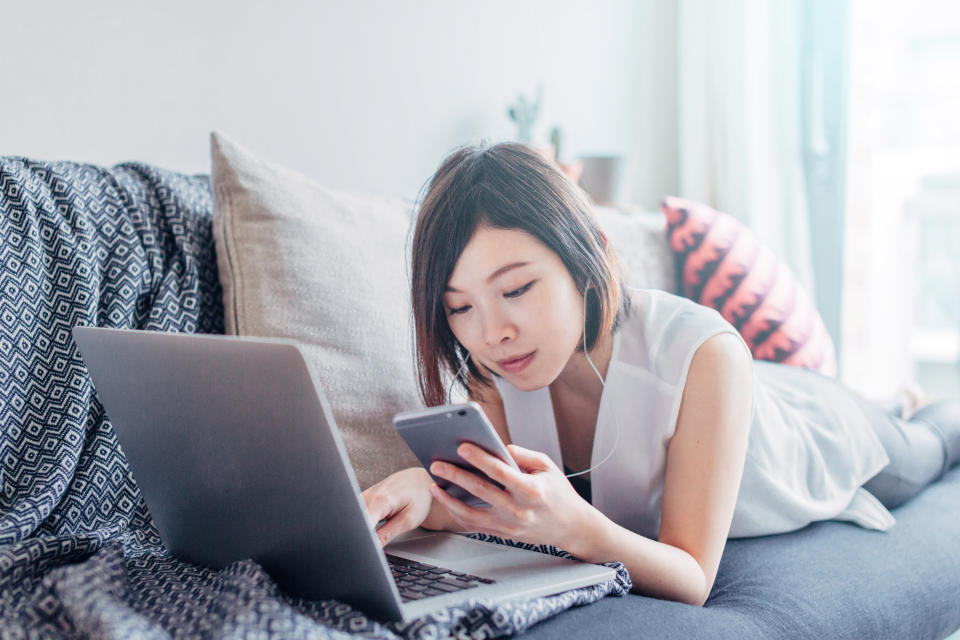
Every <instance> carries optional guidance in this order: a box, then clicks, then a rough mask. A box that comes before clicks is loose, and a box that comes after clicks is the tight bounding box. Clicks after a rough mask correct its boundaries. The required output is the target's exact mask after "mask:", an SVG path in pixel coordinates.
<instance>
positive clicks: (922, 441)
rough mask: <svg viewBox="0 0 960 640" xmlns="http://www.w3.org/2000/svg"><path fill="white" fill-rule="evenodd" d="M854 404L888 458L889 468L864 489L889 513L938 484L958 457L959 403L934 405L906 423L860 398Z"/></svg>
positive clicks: (959, 442)
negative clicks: (867, 422)
mask: <svg viewBox="0 0 960 640" xmlns="http://www.w3.org/2000/svg"><path fill="white" fill-rule="evenodd" d="M857 401H858V403H859V404H860V405H861V407H862V408H863V411H864V412H865V413H866V415H867V417H868V418H869V419H870V423H871V424H872V425H873V427H874V430H875V431H876V433H877V436H878V437H879V438H880V441H881V442H882V443H883V446H884V448H885V449H886V450H887V455H889V456H890V464H888V465H887V466H886V467H884V469H883V470H882V471H880V473H878V474H877V475H875V476H874V477H873V478H871V479H870V480H869V481H868V482H867V483H865V484H864V485H863V487H864V489H866V490H867V491H869V492H870V493H872V494H873V495H874V496H876V497H877V499H878V500H880V502H881V503H883V505H884V506H885V507H887V508H888V509H893V508H895V507H898V506H900V505H901V504H903V503H905V502H906V501H907V500H909V499H910V498H912V497H913V496H915V495H916V494H918V493H920V491H921V490H922V489H923V488H924V487H926V486H927V485H928V484H930V483H931V482H936V481H937V480H939V479H940V478H941V477H942V476H943V474H944V473H946V472H947V470H948V469H949V468H950V467H951V466H953V464H954V463H956V462H957V459H958V457H960V401H955V400H946V401H943V402H935V403H933V404H930V405H927V406H925V407H923V408H921V409H920V410H918V411H917V412H916V413H914V414H913V415H912V416H911V417H910V419H909V420H903V419H901V418H899V417H897V416H893V415H888V414H887V413H884V412H883V411H882V410H881V409H880V408H879V407H878V406H877V405H875V404H874V403H872V402H870V401H869V400H867V399H865V398H862V397H860V396H857Z"/></svg>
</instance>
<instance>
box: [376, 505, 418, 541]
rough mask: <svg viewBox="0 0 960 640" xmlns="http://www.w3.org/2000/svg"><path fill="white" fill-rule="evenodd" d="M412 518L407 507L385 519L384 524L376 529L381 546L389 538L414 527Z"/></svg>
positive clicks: (389, 539) (391, 538)
mask: <svg viewBox="0 0 960 640" xmlns="http://www.w3.org/2000/svg"><path fill="white" fill-rule="evenodd" d="M414 528H415V525H414V524H413V518H412V516H411V514H410V510H409V509H403V510H402V511H400V512H399V513H398V514H397V515H395V516H393V517H392V518H390V519H389V520H387V522H386V524H384V525H383V526H382V527H380V528H379V529H377V538H379V539H380V545H381V546H384V547H385V546H387V545H388V544H389V543H390V541H391V540H393V539H394V538H396V537H397V536H399V535H400V534H401V533H406V532H407V531H410V530H411V529H414Z"/></svg>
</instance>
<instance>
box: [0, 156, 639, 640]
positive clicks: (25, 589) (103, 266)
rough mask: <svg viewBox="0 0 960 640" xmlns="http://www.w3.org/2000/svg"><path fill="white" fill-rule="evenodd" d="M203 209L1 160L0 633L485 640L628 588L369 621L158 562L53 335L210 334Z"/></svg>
mask: <svg viewBox="0 0 960 640" xmlns="http://www.w3.org/2000/svg"><path fill="white" fill-rule="evenodd" d="M212 208H213V203H212V197H211V192H210V187H209V181H208V178H207V177H206V176H185V175H181V174H177V173H173V172H169V171H163V170H160V169H157V168H155V167H151V166H147V165H143V164H134V163H129V164H121V165H117V166H115V167H112V168H102V167H96V166H92V165H83V164H76V163H67V162H59V163H45V162H36V161H31V160H28V159H24V158H16V157H4V158H0V637H2V638H21V637H24V638H25V637H98V638H100V637H103V638H129V637H144V638H154V637H156V638H170V637H178V638H189V637H208V636H217V637H248V636H249V637H253V636H255V637H264V636H276V637H311V638H316V637H348V636H354V635H362V636H363V637H369V638H395V637H408V638H440V637H447V636H453V637H461V636H465V637H486V638H492V637H498V636H505V635H510V634H512V633H517V632H520V631H523V630H524V629H527V628H528V627H530V626H531V625H533V624H535V623H537V622H539V621H540V620H543V619H545V618H547V617H550V616H552V615H554V614H556V613H558V612H560V611H563V610H564V609H567V608H569V607H572V606H577V605H582V604H586V603H589V602H594V601H596V600H598V599H600V598H602V597H603V596H605V595H608V594H617V595H621V594H623V593H626V591H628V590H629V588H630V581H629V577H628V575H627V573H626V571H625V570H624V569H623V567H622V565H612V566H616V567H617V569H618V574H617V579H616V580H615V581H612V582H609V583H604V584H601V585H597V586H595V587H592V588H586V589H578V590H575V591H570V592H566V593H563V594H559V595H556V596H551V597H547V598H537V599H534V600H530V601H527V602H515V603H506V604H498V605H495V606H493V605H489V604H487V603H484V602H471V603H467V604H466V605H465V606H462V607H456V608H451V609H448V610H444V611H439V612H437V613H436V614H434V615H431V616H427V617H424V618H422V619H419V620H415V621H412V622H408V623H404V624H389V625H381V624H378V623H377V622H375V621H373V620H370V619H368V618H366V617H365V616H364V615H363V614H362V613H360V612H359V611H356V610H353V609H351V608H350V607H349V606H347V605H345V604H342V603H339V602H334V601H324V602H307V601H302V600H297V599H292V598H288V597H286V596H285V595H283V594H282V593H280V592H278V591H277V588H276V586H275V585H274V583H273V581H272V580H271V579H270V577H269V576H267V575H266V574H265V573H264V571H263V569H262V568H261V567H260V566H259V565H257V564H256V563H254V562H251V561H249V560H240V561H237V562H235V563H233V564H231V565H230V566H228V567H226V568H225V569H222V570H220V571H212V570H207V569H204V568H201V567H197V566H194V565H190V564H187V563H184V562H181V561H179V560H177V559H175V558H172V557H170V556H169V554H167V553H166V551H165V550H164V549H163V545H162V543H161V541H160V538H159V536H158V534H157V531H156V528H155V527H154V525H153V522H152V521H151V519H150V515H149V512H148V511H147V509H146V506H145V505H144V502H143V499H142V497H141V495H140V492H139V490H138V489H137V486H136V484H135V483H134V480H133V477H132V476H131V474H130V471H129V469H128V467H127V464H126V460H125V459H124V457H123V454H122V452H121V451H120V449H119V447H118V445H117V441H116V437H115V435H114V433H113V430H112V428H111V426H110V423H109V420H107V418H106V416H105V415H104V411H103V407H102V406H101V405H100V403H99V401H98V400H97V397H96V395H95V392H94V389H93V386H92V384H91V381H90V377H89V375H88V374H87V371H86V369H85V368H84V366H83V363H82V361H81V359H80V356H79V353H78V352H77V349H76V347H75V345H74V344H73V341H72V338H71V337H70V329H71V328H72V327H73V326H75V325H78V324H84V325H97V326H108V327H127V328H137V329H151V330H161V331H184V332H200V333H222V332H223V308H222V303H221V292H220V285H219V281H218V278H217V271H216V257H215V254H214V244H213V238H212V233H211V229H210V222H211V216H212ZM499 542H502V543H504V544H513V543H510V542H508V541H499ZM538 550H540V551H543V552H546V553H555V554H562V552H561V551H559V550H556V549H552V548H538Z"/></svg>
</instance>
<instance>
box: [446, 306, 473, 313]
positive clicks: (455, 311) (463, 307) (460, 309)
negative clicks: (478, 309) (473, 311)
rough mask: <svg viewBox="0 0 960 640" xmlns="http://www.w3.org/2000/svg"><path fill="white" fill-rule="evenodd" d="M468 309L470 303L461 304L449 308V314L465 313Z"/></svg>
mask: <svg viewBox="0 0 960 640" xmlns="http://www.w3.org/2000/svg"><path fill="white" fill-rule="evenodd" d="M468 309H470V305H468V304H466V305H463V306H462V307H457V308H456V309H450V315H454V314H457V313H465V312H466V311H467V310H468Z"/></svg>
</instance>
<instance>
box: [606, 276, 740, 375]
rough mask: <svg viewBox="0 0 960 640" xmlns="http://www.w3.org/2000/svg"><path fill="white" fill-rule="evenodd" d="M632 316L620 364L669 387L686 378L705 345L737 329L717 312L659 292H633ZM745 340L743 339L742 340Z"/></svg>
mask: <svg viewBox="0 0 960 640" xmlns="http://www.w3.org/2000/svg"><path fill="white" fill-rule="evenodd" d="M628 291H629V294H630V300H631V306H630V314H629V316H628V318H627V320H626V322H625V323H624V325H623V326H622V327H621V332H622V335H621V337H620V343H621V344H620V349H619V352H618V358H617V360H618V361H620V362H623V363H624V364H627V365H632V366H634V367H640V368H643V369H646V370H648V371H650V372H651V373H653V374H654V375H655V376H656V377H658V378H660V379H662V380H663V381H665V382H668V383H671V384H672V383H676V382H677V381H678V380H679V379H680V378H682V377H683V371H684V370H685V368H686V365H687V363H689V360H690V359H691V358H692V357H693V353H694V352H695V351H696V349H697V347H699V346H700V345H701V344H702V343H703V342H705V341H706V340H708V339H709V338H710V337H712V336H714V335H717V334H719V333H732V334H735V335H737V336H738V337H739V333H737V331H736V329H735V328H734V327H733V326H732V325H731V324H730V323H729V322H727V321H726V320H725V319H724V318H723V316H721V315H720V314H719V313H718V312H717V311H716V310H715V309H711V308H710V307H706V306H703V305H701V304H698V303H696V302H694V301H692V300H690V299H688V298H684V297H683V296H679V295H676V294H673V293H670V292H668V291H662V290H659V289H629V290H628ZM741 339H742V338H741Z"/></svg>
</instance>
